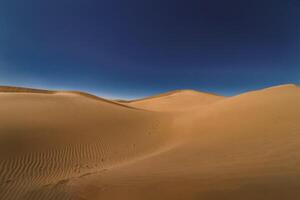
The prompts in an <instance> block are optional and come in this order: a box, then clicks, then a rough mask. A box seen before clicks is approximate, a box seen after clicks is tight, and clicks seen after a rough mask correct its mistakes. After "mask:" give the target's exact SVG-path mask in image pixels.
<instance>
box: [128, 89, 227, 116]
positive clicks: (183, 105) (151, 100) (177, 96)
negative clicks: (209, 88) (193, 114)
mask: <svg viewBox="0 0 300 200" xmlns="http://www.w3.org/2000/svg"><path fill="white" fill-rule="evenodd" d="M223 98H224V97H222V96H218V95H215V94H209V93H203V92H199V91H196V90H175V91H172V92H168V93H165V94H160V95H156V96H152V97H147V98H144V99H138V100H134V101H128V102H124V101H123V103H124V104H125V105H130V106H133V107H136V108H143V109H146V110H152V111H186V110H190V109H193V108H194V107H199V106H203V105H208V104H211V103H214V102H215V101H218V100H221V99H223Z"/></svg>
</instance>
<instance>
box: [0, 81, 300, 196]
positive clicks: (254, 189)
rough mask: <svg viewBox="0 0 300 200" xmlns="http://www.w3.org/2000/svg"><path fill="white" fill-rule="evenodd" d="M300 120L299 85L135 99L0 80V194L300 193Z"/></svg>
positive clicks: (184, 93)
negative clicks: (1, 82) (231, 93)
mask: <svg viewBox="0 0 300 200" xmlns="http://www.w3.org/2000/svg"><path fill="white" fill-rule="evenodd" d="M299 122H300V88H299V87H298V86H296V85H293V84H287V85H280V86H275V87H270V88H266V89H262V90H257V91H250V92H246V93H244V94H240V95H237V96H232V97H222V96H218V95H215V94H208V93H203V92H199V91H194V90H177V91H173V92H169V93H165V94H161V95H157V96H153V97H148V98H144V99H138V100H133V101H116V100H115V101H113V100H106V99H103V98H99V97H96V96H93V95H90V94H87V93H83V92H74V91H48V90H36V89H28V88H16V87H0V199H1V200H2V199H3V200H19V199H20V200H24V199H25V200H27V199H28V200H39V199H42V200H50V199H51V200H54V199H55V200H60V199H61V200H64V199H72V200H73V199H74V200H103V199H104V200H119V199H123V200H160V199H161V200H168V199H170V200H174V199H175V200H176V199H177V200H186V199H191V200H201V199H205V200H227V199H228V200H229V199H230V200H253V199H255V200H282V199H285V200H289V199H290V200H294V199H300V189H299V188H300V123H299Z"/></svg>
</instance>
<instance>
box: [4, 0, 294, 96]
mask: <svg viewBox="0 0 300 200" xmlns="http://www.w3.org/2000/svg"><path fill="white" fill-rule="evenodd" d="M283 83H296V84H300V2H299V1H298V0H281V1H280V0H226V1H225V0H106V1H104V0H26V1H25V0H1V1H0V85H15V86H27V87H39V88H50V89H72V90H84V91H88V92H92V93H95V94H98V95H100V96H104V97H120V98H133V97H141V96H146V95H151V94H155V93H160V92H165V91H168V90H174V89H186V88H189V89H197V90H203V91H208V92H215V93H219V94H223V95H233V94H237V93H240V92H244V91H246V90H252V89H257V88H262V87H267V86H272V85H277V84H283Z"/></svg>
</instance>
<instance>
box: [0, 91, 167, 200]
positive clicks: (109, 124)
mask: <svg viewBox="0 0 300 200" xmlns="http://www.w3.org/2000/svg"><path fill="white" fill-rule="evenodd" d="M0 113H1V115H0V199H5V200H9V199H65V198H67V196H66V195H65V194H64V193H63V192H61V191H64V189H62V188H63V185H64V184H62V183H66V182H67V181H68V180H70V179H72V178H75V177H79V176H83V175H86V174H89V173H95V172H97V171H102V170H107V169H108V168H110V167H112V166H115V165H119V164H121V163H124V162H128V161H130V160H133V159H138V158H139V157H145V156H147V155H148V154H153V153H155V152H159V151H162V149H163V148H166V147H167V145H168V144H167V143H168V138H169V137H170V135H169V134H168V133H169V132H170V131H167V130H166V129H168V127H169V124H170V123H171V119H170V118H169V117H166V116H163V115H157V114H154V113H151V112H147V111H142V110H138V109H135V108H130V107H124V106H123V105H117V104H116V103H114V102H109V101H107V100H105V101H104V100H103V101H102V100H101V99H95V98H90V97H88V96H86V95H81V94H78V93H64V92H58V93H43V92H40V91H39V92H35V91H34V92H32V91H22V92H13V91H9V92H8V91H6V92H4V93H3V92H2V93H1V92H0ZM40 191H44V192H40Z"/></svg>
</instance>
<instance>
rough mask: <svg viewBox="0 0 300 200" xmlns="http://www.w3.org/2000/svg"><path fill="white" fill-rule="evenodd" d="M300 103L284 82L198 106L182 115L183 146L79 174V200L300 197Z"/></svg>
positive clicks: (265, 199)
mask: <svg viewBox="0 0 300 200" xmlns="http://www.w3.org/2000/svg"><path fill="white" fill-rule="evenodd" d="M299 102H300V89H299V88H298V87H296V86H293V85H285V86H281V87H274V88H268V89H264V90H260V91H254V92H249V93H246V94H242V95H239V96H235V97H230V98H226V99H224V100H222V101H217V102H215V103H213V104H210V105H209V106H205V107H198V109H194V110H193V112H188V113H185V114H184V115H183V116H181V118H180V119H178V120H181V121H183V122H184V123H186V124H187V127H189V131H188V132H185V133H184V136H183V137H182V138H181V140H182V141H184V142H183V143H182V144H181V145H179V146H177V147H175V148H173V149H171V150H169V151H167V152H164V153H161V154H159V155H157V156H154V157H151V158H148V159H145V160H143V161H140V162H136V163H134V164H131V165H127V166H124V167H122V168H119V169H115V170H111V171H107V172H104V173H102V174H101V175H98V176H91V177H85V178H82V179H77V180H74V181H73V182H72V183H73V184H72V187H73V195H74V199H76V198H78V199H80V198H82V199H92V200H93V199H95V200H96V199H131V200H135V199H136V200H138V199H145V200H152V199H153V200H154V199H172V200H173V199H180V200H183V199H206V200H224V199H231V200H232V199H234V200H252V199H258V200H269V199H270V200H271V199H272V200H274V199H278V200H280V199H298V198H300V192H299V189H298V188H299V186H300V168H299V166H300V157H299V156H300V135H299V133H300V124H299V120H300V105H299ZM174 115H177V114H175V113H174Z"/></svg>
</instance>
